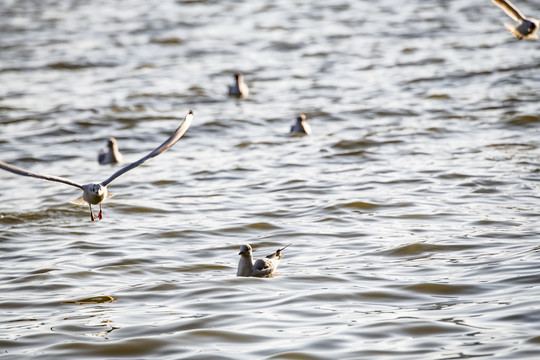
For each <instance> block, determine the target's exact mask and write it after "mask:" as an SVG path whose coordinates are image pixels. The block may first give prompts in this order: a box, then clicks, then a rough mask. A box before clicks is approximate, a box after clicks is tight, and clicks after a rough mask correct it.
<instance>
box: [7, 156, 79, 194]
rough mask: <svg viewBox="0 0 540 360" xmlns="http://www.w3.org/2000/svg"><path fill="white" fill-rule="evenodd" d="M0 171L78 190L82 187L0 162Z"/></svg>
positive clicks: (66, 180) (55, 177) (62, 179)
mask: <svg viewBox="0 0 540 360" xmlns="http://www.w3.org/2000/svg"><path fill="white" fill-rule="evenodd" d="M0 169H4V170H7V171H10V172H12V173H14V174H17V175H22V176H29V177H34V178H37V179H42V180H47V181H54V182H59V183H62V184H66V185H70V186H74V187H77V188H79V189H82V188H83V187H82V185H80V184H77V183H76V182H73V181H71V180H68V179H64V178H61V177H58V176H51V175H41V174H36V173H33V172H31V171H27V170H24V169H21V168H19V167H16V166H13V165H11V164H8V163H6V162H3V161H0Z"/></svg>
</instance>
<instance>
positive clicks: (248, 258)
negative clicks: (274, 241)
mask: <svg viewBox="0 0 540 360" xmlns="http://www.w3.org/2000/svg"><path fill="white" fill-rule="evenodd" d="M289 245H291V244H289ZM289 245H287V246H289ZM287 246H285V247H283V248H281V249H277V250H276V252H274V253H272V254H270V255H268V256H266V257H265V258H262V259H257V260H255V262H253V254H252V252H251V246H250V245H249V244H245V245H242V246H240V252H239V253H238V255H240V261H239V262H238V271H237V272H236V276H257V277H263V276H269V275H272V274H273V273H274V271H275V270H276V269H277V267H278V265H279V262H280V261H281V259H283V254H282V253H281V252H282V251H283V250H284V249H285V248H287Z"/></svg>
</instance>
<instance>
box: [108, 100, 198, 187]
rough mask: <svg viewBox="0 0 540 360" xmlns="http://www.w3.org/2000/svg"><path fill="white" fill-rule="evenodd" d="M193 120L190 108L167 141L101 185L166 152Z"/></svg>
mask: <svg viewBox="0 0 540 360" xmlns="http://www.w3.org/2000/svg"><path fill="white" fill-rule="evenodd" d="M192 121H193V112H192V111H191V110H189V113H188V114H187V115H186V117H185V118H184V121H182V123H181V124H180V126H179V127H178V128H177V129H176V130H175V132H174V133H173V134H172V135H171V136H170V137H169V138H168V139H167V140H165V142H164V143H163V144H161V145H159V146H158V147H157V148H155V149H154V151H152V152H151V153H150V154H148V155H146V156H145V157H143V158H141V159H139V160H137V161H135V162H133V163H131V164H129V165H127V166H126V167H124V168H122V169H120V170H118V171H117V172H115V173H114V174H112V176H111V177H110V178H108V179H107V180H105V181H103V182H102V183H101V185H103V186H107V185H109V184H110V183H111V181H113V180H114V179H116V178H117V177H119V176H120V175H122V174H123V173H125V172H128V171H129V170H131V169H134V168H136V167H137V166H139V165H141V164H142V163H144V162H146V161H148V160H150V159H152V158H154V157H156V156H158V155H159V154H161V153H164V152H165V151H167V150H168V149H169V148H170V147H171V146H173V145H174V144H175V143H176V142H177V141H178V140H180V138H181V137H182V136H184V134H185V133H186V131H187V130H188V128H189V126H190V125H191V122H192Z"/></svg>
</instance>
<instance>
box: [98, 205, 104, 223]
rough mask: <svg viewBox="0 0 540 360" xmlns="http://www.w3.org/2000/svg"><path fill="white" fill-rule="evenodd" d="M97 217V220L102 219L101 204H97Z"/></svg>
mask: <svg viewBox="0 0 540 360" xmlns="http://www.w3.org/2000/svg"><path fill="white" fill-rule="evenodd" d="M97 217H98V219H99V220H101V219H103V211H102V210H101V204H99V214H98V216H97Z"/></svg>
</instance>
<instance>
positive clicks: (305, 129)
mask: <svg viewBox="0 0 540 360" xmlns="http://www.w3.org/2000/svg"><path fill="white" fill-rule="evenodd" d="M291 134H299V135H311V126H309V124H308V122H307V119H306V114H304V113H301V114H300V115H298V117H297V118H296V123H295V124H294V125H293V126H291Z"/></svg>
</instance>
